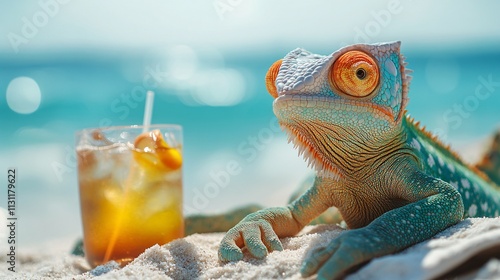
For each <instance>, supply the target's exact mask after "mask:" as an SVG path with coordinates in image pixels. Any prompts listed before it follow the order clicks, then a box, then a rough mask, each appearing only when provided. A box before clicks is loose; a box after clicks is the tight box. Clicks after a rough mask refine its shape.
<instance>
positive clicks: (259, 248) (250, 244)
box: [245, 238, 268, 259]
mask: <svg viewBox="0 0 500 280" xmlns="http://www.w3.org/2000/svg"><path fill="white" fill-rule="evenodd" d="M245 243H246V247H247V250H248V251H249V252H250V254H252V256H254V257H256V258H258V259H263V258H265V257H266V256H267V253H268V251H267V248H266V246H264V243H262V240H260V239H257V238H250V239H247V240H245Z"/></svg>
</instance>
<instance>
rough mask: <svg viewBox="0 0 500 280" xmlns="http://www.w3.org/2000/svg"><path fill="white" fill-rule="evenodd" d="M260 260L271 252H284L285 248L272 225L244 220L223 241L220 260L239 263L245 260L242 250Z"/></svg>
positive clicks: (261, 221)
mask: <svg viewBox="0 0 500 280" xmlns="http://www.w3.org/2000/svg"><path fill="white" fill-rule="evenodd" d="M243 246H245V247H246V248H247V250H248V252H249V253H250V254H251V255H252V256H254V257H256V258H259V259H262V258H264V257H265V256H267V254H268V252H269V251H282V250H283V246H282V245H281V241H280V240H279V238H278V236H277V235H276V233H275V232H274V230H273V228H272V227H271V224H270V223H269V222H267V221H265V220H258V221H248V222H245V221H244V220H243V221H242V222H240V223H239V224H238V225H236V226H235V227H234V228H232V229H230V230H229V231H228V232H227V234H226V235H225V236H224V238H223V239H222V241H221V244H220V247H219V259H220V260H221V261H225V262H227V261H238V260H241V259H242V258H243V252H242V251H241V248H242V247H243Z"/></svg>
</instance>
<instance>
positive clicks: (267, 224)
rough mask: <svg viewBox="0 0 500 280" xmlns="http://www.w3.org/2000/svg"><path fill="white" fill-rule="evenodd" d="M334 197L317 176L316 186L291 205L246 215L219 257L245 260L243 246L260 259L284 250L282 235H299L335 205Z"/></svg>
mask: <svg viewBox="0 0 500 280" xmlns="http://www.w3.org/2000/svg"><path fill="white" fill-rule="evenodd" d="M330 197H331V196H329V195H328V188H326V187H325V184H324V183H323V182H322V179H321V178H316V179H315V182H314V184H313V186H312V187H311V188H310V189H309V190H308V191H307V192H306V193H305V194H304V195H302V196H301V197H299V198H298V199H297V200H295V201H294V202H292V203H291V204H290V205H288V206H287V207H275V208H268V209H263V210H260V211H257V212H255V213H252V214H250V215H248V216H246V217H245V218H244V219H243V220H242V221H241V222H239V223H238V224H237V225H236V226H234V227H233V228H232V229H230V230H229V231H228V232H227V233H226V235H225V236H224V238H223V239H222V241H221V244H220V247H219V259H220V260H221V261H237V260H241V259H242V258H243V253H242V251H241V248H243V247H246V248H247V250H248V251H249V253H250V254H251V255H253V256H254V257H256V258H264V257H265V256H266V255H267V254H268V252H269V251H274V250H276V251H281V250H283V246H282V244H281V242H280V240H279V238H280V237H286V236H293V235H295V234H297V233H298V232H299V231H300V230H301V229H302V228H303V227H304V226H305V225H307V224H308V223H309V222H310V221H311V220H312V219H314V218H315V217H316V216H318V215H319V214H321V213H322V212H324V211H325V210H326V209H327V208H328V207H330V206H331V204H330Z"/></svg>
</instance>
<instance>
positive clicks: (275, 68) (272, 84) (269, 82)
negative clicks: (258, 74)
mask: <svg viewBox="0 0 500 280" xmlns="http://www.w3.org/2000/svg"><path fill="white" fill-rule="evenodd" d="M281 62H282V60H281V59H280V60H278V61H276V62H275V63H273V65H271V67H269V70H267V74H266V88H267V91H268V92H269V94H271V95H272V96H273V97H274V98H277V97H278V90H277V89H276V77H277V76H278V72H279V71H280V67H281Z"/></svg>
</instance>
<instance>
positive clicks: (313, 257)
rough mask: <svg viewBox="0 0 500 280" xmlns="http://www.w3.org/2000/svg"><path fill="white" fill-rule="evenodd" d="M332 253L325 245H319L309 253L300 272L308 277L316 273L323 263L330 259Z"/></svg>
mask: <svg viewBox="0 0 500 280" xmlns="http://www.w3.org/2000/svg"><path fill="white" fill-rule="evenodd" d="M329 257H330V254H329V253H328V252H327V251H326V248H324V247H318V248H316V249H314V251H313V252H312V253H311V254H310V255H309V257H308V258H307V259H306V260H305V261H304V263H303V264H302V267H301V268H300V274H301V275H302V276H303V277H308V276H311V275H313V274H314V273H316V271H318V269H319V268H320V267H321V266H322V265H323V263H324V262H325V261H326V260H328V258H329Z"/></svg>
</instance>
